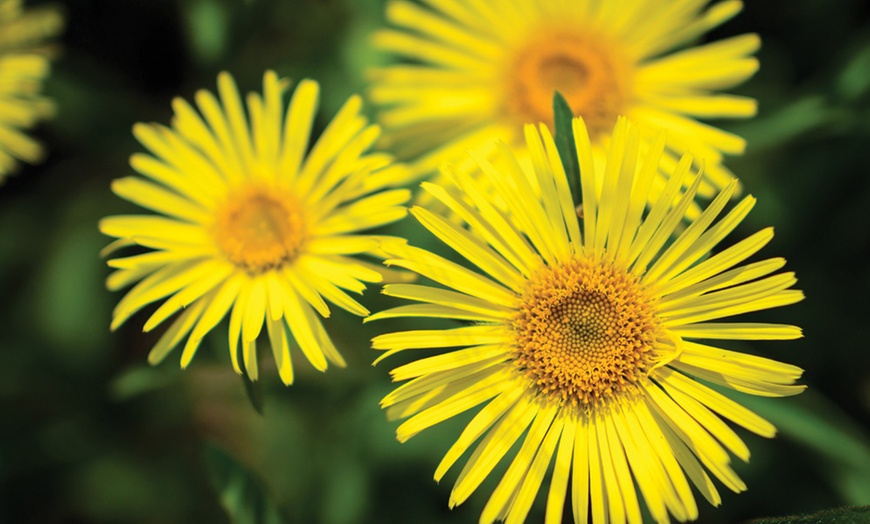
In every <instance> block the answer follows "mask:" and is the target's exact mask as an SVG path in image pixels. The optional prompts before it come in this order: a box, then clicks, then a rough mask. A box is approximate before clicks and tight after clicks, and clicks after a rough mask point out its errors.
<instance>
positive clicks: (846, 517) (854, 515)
mask: <svg viewBox="0 0 870 524" xmlns="http://www.w3.org/2000/svg"><path fill="white" fill-rule="evenodd" d="M867 522H870V506H862V507H847V508H834V509H828V510H824V511H820V512H818V513H813V514H812V515H793V516H789V517H778V518H764V519H756V520H752V521H750V522H749V523H748V524H864V523H867Z"/></svg>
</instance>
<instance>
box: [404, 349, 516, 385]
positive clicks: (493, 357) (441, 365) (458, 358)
mask: <svg viewBox="0 0 870 524" xmlns="http://www.w3.org/2000/svg"><path fill="white" fill-rule="evenodd" d="M497 357H502V358H503V359H504V360H507V359H508V358H510V354H509V353H508V351H507V349H506V348H505V347H504V346H501V345H489V346H474V347H470V348H466V349H460V350H457V351H451V352H449V353H443V354H441V355H435V356H432V357H426V358H421V359H419V360H415V361H413V362H410V363H408V364H405V365H402V366H399V367H397V368H395V369H393V370H392V371H390V376H392V377H393V382H399V381H403V380H408V379H411V378H416V377H419V376H421V375H428V374H430V373H437V372H440V371H448V370H451V369H456V368H459V367H463V366H467V365H469V364H475V363H477V362H481V361H484V360H486V361H489V362H492V363H493V365H495V364H497V363H498V362H499V359H497Z"/></svg>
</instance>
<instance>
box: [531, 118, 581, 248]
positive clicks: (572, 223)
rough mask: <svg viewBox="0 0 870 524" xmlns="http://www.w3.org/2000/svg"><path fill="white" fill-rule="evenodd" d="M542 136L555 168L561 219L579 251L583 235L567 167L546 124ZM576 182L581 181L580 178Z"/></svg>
mask: <svg viewBox="0 0 870 524" xmlns="http://www.w3.org/2000/svg"><path fill="white" fill-rule="evenodd" d="M540 129H541V138H542V139H543V141H544V148H545V149H546V154H547V160H548V161H549V163H550V166H551V167H552V169H553V181H554V183H555V185H556V187H555V192H556V195H557V198H558V199H559V207H560V209H561V213H560V215H561V218H560V221H563V222H564V223H565V226H566V228H567V233H568V238H569V240H570V242H571V244H572V245H573V246H574V250H575V252H577V253H579V252H580V248H581V247H582V245H583V236H582V235H581V234H580V223H579V222H578V220H577V218H578V217H577V208H576V204H575V203H574V201H573V200H572V197H571V189H570V187H569V185H568V177H567V174H566V173H565V168H564V167H563V166H562V159H561V158H560V157H559V151H558V149H556V143H555V141H554V139H553V137H552V136H551V135H550V131H549V130H548V129H547V127H546V126H543V125H542V126H541V128H540ZM575 183H578V184H579V183H580V182H579V180H578V181H575Z"/></svg>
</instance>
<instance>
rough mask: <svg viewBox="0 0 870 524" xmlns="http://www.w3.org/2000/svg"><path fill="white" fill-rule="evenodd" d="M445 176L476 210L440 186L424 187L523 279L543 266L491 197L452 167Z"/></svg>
mask: <svg viewBox="0 0 870 524" xmlns="http://www.w3.org/2000/svg"><path fill="white" fill-rule="evenodd" d="M442 173H443V174H444V176H445V177H446V178H448V179H451V180H452V181H453V182H454V183H455V184H456V185H458V186H459V187H461V188H462V191H463V194H464V195H465V196H467V197H468V199H469V200H470V201H471V202H473V203H474V207H472V206H470V205H468V204H467V203H465V202H464V201H463V200H460V199H456V198H454V196H453V195H452V194H450V193H448V192H447V190H445V189H444V188H443V187H441V186H437V185H434V184H430V183H428V182H423V183H422V184H421V187H422V188H423V189H424V190H426V191H427V192H428V193H430V194H431V195H433V196H434V197H435V198H437V199H438V200H440V201H441V202H443V203H444V204H445V205H446V206H447V207H448V208H450V209H451V210H452V211H453V212H454V213H456V214H457V215H458V216H460V217H461V218H462V219H463V220H465V222H466V223H467V224H468V225H469V227H470V229H471V230H472V231H474V232H475V233H476V234H479V235H481V238H483V239H484V240H486V241H487V242H489V244H490V245H491V246H493V248H495V249H496V251H498V252H499V254H501V256H503V257H504V258H505V259H506V260H508V261H510V263H511V264H513V266H514V267H515V268H517V269H518V270H519V271H520V272H521V273H522V274H523V275H524V276H526V277H528V276H529V275H531V272H532V270H531V269H530V268H533V267H536V266H538V265H540V259H539V258H537V255H536V254H535V253H534V252H533V249H532V247H531V246H530V245H529V244H528V242H527V241H526V239H525V238H524V237H522V236H521V235H520V234H519V232H517V231H516V229H515V228H514V227H512V226H510V225H509V224H508V222H507V220H506V218H505V217H504V216H503V214H502V213H501V212H500V211H498V210H497V209H496V208H495V207H494V206H493V205H492V204H491V203H490V202H488V198H489V197H486V196H484V195H483V194H481V193H480V191H479V190H478V188H477V187H476V186H475V184H474V183H473V182H472V181H471V180H470V179H469V178H468V177H467V176H463V175H461V174H459V173H457V172H456V171H455V170H454V169H453V168H452V166H449V165H448V166H445V167H444V168H443V170H442Z"/></svg>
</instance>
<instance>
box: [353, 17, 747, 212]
mask: <svg viewBox="0 0 870 524" xmlns="http://www.w3.org/2000/svg"><path fill="white" fill-rule="evenodd" d="M707 3H708V1H707V0H689V1H683V0H665V1H663V2H662V1H659V0H633V1H600V2H595V1H589V0H578V1H570V2H568V1H563V0H540V1H530V0H526V1H523V0H520V1H514V2H501V1H498V0H481V1H476V2H460V1H458V0H423V4H425V6H424V5H418V4H416V3H414V2H411V1H407V0H390V2H389V3H388V4H387V10H386V15H387V19H388V21H389V22H391V23H392V24H393V26H395V27H394V28H389V29H382V30H380V31H379V32H377V33H376V34H375V35H374V44H375V46H376V47H378V48H380V49H382V50H384V51H386V52H387V53H389V54H390V55H392V56H396V57H399V58H403V59H405V60H407V61H408V62H406V63H402V64H395V65H387V66H384V67H380V68H376V69H374V70H372V72H371V80H372V84H373V87H372V88H371V91H370V97H371V100H372V101H373V102H374V103H376V104H377V105H379V106H380V107H381V111H380V115H379V120H380V122H381V124H382V125H383V126H384V130H385V136H386V137H387V138H388V139H390V147H391V148H392V149H393V150H394V151H395V152H396V153H397V155H399V156H400V157H401V158H404V159H408V160H410V159H417V161H416V169H417V170H418V171H419V172H420V173H421V174H428V173H430V172H432V171H434V170H435V169H437V168H438V167H439V166H440V165H441V163H443V162H445V161H447V162H461V161H462V160H464V159H465V158H467V157H466V156H465V155H464V152H465V150H466V149H473V150H478V151H482V150H486V148H488V147H489V146H490V144H492V143H493V142H494V140H495V139H500V140H503V141H505V142H507V143H508V144H509V145H511V147H512V148H514V150H515V152H516V154H517V155H518V156H519V157H520V158H521V160H522V157H523V156H524V152H522V151H521V149H522V147H523V137H522V133H521V129H522V125H523V124H525V123H537V122H545V123H547V124H548V125H549V126H550V127H551V128H552V123H553V122H552V114H553V93H554V91H557V90H558V91H559V92H560V93H562V95H563V96H564V97H565V99H566V100H567V101H568V103H569V105H570V106H571V108H572V110H573V111H574V112H575V113H576V115H577V116H582V117H583V118H584V120H585V121H586V125H587V128H588V129H589V134H590V137H591V139H592V144H593V159H594V160H595V161H596V164H597V166H596V167H598V168H599V171H603V163H604V161H605V158H606V143H607V141H608V138H609V136H610V130H612V128H613V125H614V124H615V123H616V118H617V116H618V115H627V116H628V117H629V118H630V119H632V120H633V121H635V122H636V123H637V125H638V127H639V129H640V134H641V136H642V137H643V138H645V139H647V140H649V141H651V140H653V139H654V138H655V135H656V133H657V131H658V129H660V128H667V129H669V130H670V131H669V141H668V150H667V151H666V152H665V154H664V155H663V161H664V163H665V165H664V169H665V171H671V170H673V168H674V167H675V166H676V162H677V159H678V158H679V156H680V155H681V154H683V153H685V152H687V151H691V152H692V153H693V154H695V155H697V156H698V158H704V159H705V161H706V162H707V169H706V178H707V180H704V181H702V183H701V186H700V188H699V190H698V192H699V194H700V195H702V196H712V194H713V193H714V190H715V189H721V188H724V187H725V186H726V185H728V183H730V181H731V179H732V178H733V176H732V174H731V173H730V172H729V171H728V170H727V169H726V168H725V167H723V166H722V165H721V164H720V163H721V161H722V159H723V154H732V155H733V154H742V153H743V150H744V147H745V142H744V140H743V139H742V138H740V137H738V136H735V135H734V134H732V133H729V132H726V131H723V130H721V129H718V128H716V127H713V126H710V125H708V124H704V123H701V122H699V121H697V120H696V118H746V117H751V116H753V115H755V113H756V103H755V101H754V100H752V99H749V98H746V97H741V96H734V95H728V94H721V93H719V92H718V91H720V90H722V89H727V88H730V87H733V86H735V85H737V84H739V83H741V82H743V81H745V80H746V79H747V78H749V77H750V76H752V74H753V73H755V71H756V70H757V69H758V61H757V60H756V59H755V58H753V57H752V56H751V55H752V54H753V53H754V52H755V51H756V50H757V49H758V48H759V45H760V40H759V38H758V36H757V35H754V34H746V35H741V36H736V37H732V38H728V39H724V40H721V41H718V42H714V43H709V44H704V45H699V46H695V47H690V48H685V46H686V45H687V44H690V43H692V42H693V41H695V40H696V39H697V38H698V37H700V36H701V35H703V34H704V33H705V32H706V31H708V30H710V29H712V28H715V27H717V26H719V25H720V24H722V23H724V22H725V21H727V20H728V19H730V18H731V17H733V16H734V15H736V14H737V13H738V12H739V11H740V10H741V9H742V3H741V2H740V1H737V0H725V1H722V2H717V3H715V4H713V5H712V6H709V7H708V6H707V5H706V4H707ZM457 159H461V160H457ZM663 186H664V180H659V181H656V182H655V186H654V187H653V191H652V192H651V196H653V197H654V196H656V195H657V194H658V193H659V192H660V188H661V187H663Z"/></svg>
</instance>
